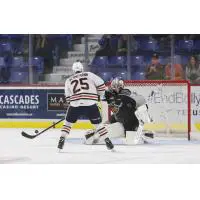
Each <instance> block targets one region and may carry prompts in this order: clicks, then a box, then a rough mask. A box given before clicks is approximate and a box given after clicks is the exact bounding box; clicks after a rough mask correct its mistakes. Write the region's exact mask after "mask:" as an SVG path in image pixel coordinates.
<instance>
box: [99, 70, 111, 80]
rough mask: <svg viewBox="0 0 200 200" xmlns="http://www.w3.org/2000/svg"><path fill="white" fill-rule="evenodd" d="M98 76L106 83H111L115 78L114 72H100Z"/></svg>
mask: <svg viewBox="0 0 200 200" xmlns="http://www.w3.org/2000/svg"><path fill="white" fill-rule="evenodd" d="M98 75H99V76H100V77H101V78H102V79H103V80H104V81H105V82H107V81H110V80H111V79H112V78H113V73H112V72H100V73H98Z"/></svg>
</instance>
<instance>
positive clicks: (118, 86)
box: [110, 78, 124, 92]
mask: <svg viewBox="0 0 200 200" xmlns="http://www.w3.org/2000/svg"><path fill="white" fill-rule="evenodd" d="M110 87H111V89H112V90H114V91H115V92H119V91H120V90H122V89H124V81H123V80H121V79H119V78H115V79H113V80H112V82H111V86H110Z"/></svg>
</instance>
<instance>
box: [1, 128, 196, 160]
mask: <svg viewBox="0 0 200 200" xmlns="http://www.w3.org/2000/svg"><path fill="white" fill-rule="evenodd" d="M24 130H25V131H27V132H28V133H30V134H34V130H33V129H24ZM21 131H22V129H0V164H3V163H55V164H60V163H63V164H64V163H146V164H148V163H200V142H199V141H187V139H183V138H182V139H177V138H166V139H164V138H156V140H155V142H153V143H152V144H145V145H139V146H124V145H115V150H116V152H110V151H108V150H107V149H106V147H105V145H84V144H82V139H81V137H82V136H83V130H82V131H78V130H72V132H71V135H70V138H69V139H68V141H66V144H65V148H64V149H63V151H62V152H61V153H58V150H57V143H58V139H59V137H60V130H59V129H52V130H50V131H48V132H46V133H44V134H42V135H41V136H39V137H37V138H35V139H32V140H30V139H27V138H24V137H22V136H21Z"/></svg>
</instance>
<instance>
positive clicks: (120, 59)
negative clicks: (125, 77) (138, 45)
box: [108, 56, 126, 67]
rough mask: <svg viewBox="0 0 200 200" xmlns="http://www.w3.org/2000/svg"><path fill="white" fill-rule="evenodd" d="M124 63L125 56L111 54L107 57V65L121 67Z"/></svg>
mask: <svg viewBox="0 0 200 200" xmlns="http://www.w3.org/2000/svg"><path fill="white" fill-rule="evenodd" d="M125 63H126V56H112V57H111V58H109V59H108V66H112V65H114V66H116V65H117V66H121V67H123V66H124V65H125Z"/></svg>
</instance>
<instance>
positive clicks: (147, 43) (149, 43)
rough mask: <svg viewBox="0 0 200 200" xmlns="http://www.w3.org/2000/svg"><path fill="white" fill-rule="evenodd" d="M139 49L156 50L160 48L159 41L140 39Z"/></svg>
mask: <svg viewBox="0 0 200 200" xmlns="http://www.w3.org/2000/svg"><path fill="white" fill-rule="evenodd" d="M139 49H141V50H143V51H156V50H157V49H158V44H157V41H156V40H144V41H140V43H139Z"/></svg>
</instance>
